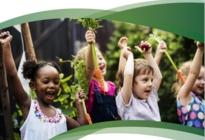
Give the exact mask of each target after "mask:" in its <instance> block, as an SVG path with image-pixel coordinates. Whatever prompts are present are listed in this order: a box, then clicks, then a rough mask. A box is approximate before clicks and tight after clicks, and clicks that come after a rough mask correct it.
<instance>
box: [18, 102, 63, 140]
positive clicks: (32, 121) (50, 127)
mask: <svg viewBox="0 0 205 140" xmlns="http://www.w3.org/2000/svg"><path fill="white" fill-rule="evenodd" d="M54 109H55V111H56V116H55V117H47V116H46V115H44V114H43V113H42V111H41V109H40V106H39V104H38V101H37V100H35V99H34V100H31V107H30V110H29V114H28V117H27V119H26V121H25V122H24V124H23V125H22V127H21V128H20V131H21V139H22V140H48V139H50V138H52V137H54V136H56V135H58V134H61V133H63V132H65V131H67V124H66V118H65V116H64V115H63V114H62V112H61V110H60V109H56V108H54Z"/></svg>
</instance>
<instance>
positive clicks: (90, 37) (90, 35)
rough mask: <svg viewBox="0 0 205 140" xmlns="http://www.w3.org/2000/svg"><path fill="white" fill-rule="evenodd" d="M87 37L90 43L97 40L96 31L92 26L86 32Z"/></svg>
mask: <svg viewBox="0 0 205 140" xmlns="http://www.w3.org/2000/svg"><path fill="white" fill-rule="evenodd" d="M85 39H86V41H87V42H88V43H89V44H91V43H92V42H95V33H94V31H93V29H92V28H91V27H90V28H89V30H88V31H87V32H86V33H85Z"/></svg>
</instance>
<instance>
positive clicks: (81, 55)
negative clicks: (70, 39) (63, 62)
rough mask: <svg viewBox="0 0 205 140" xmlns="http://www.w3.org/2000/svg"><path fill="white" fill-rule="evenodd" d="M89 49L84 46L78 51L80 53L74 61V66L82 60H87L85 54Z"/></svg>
mask: <svg viewBox="0 0 205 140" xmlns="http://www.w3.org/2000/svg"><path fill="white" fill-rule="evenodd" d="M87 49H88V46H84V47H82V48H81V49H80V50H79V51H78V53H77V55H76V57H75V59H74V64H76V63H77V62H78V61H80V60H85V52H86V50H87Z"/></svg>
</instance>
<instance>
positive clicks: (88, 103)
mask: <svg viewBox="0 0 205 140" xmlns="http://www.w3.org/2000/svg"><path fill="white" fill-rule="evenodd" d="M94 84H95V85H96V86H97V87H98V90H99V92H100V94H103V91H102V89H101V87H100V85H99V83H98V82H96V81H94V80H91V82H90V87H89V94H88V98H89V99H88V100H87V101H86V102H85V105H86V109H87V112H88V113H90V112H91V111H92V109H93V101H94ZM107 84H108V91H107V92H105V94H106V95H114V94H115V84H114V83H113V82H111V81H107Z"/></svg>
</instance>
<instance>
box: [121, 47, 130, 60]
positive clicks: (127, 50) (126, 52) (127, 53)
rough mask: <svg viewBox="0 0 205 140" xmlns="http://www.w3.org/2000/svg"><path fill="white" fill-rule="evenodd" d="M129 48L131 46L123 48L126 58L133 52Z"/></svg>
mask: <svg viewBox="0 0 205 140" xmlns="http://www.w3.org/2000/svg"><path fill="white" fill-rule="evenodd" d="M128 48H129V47H125V48H124V49H123V50H122V53H123V57H124V58H125V59H127V58H128V56H129V55H130V54H132V52H131V51H130V50H129V49H128Z"/></svg>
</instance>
